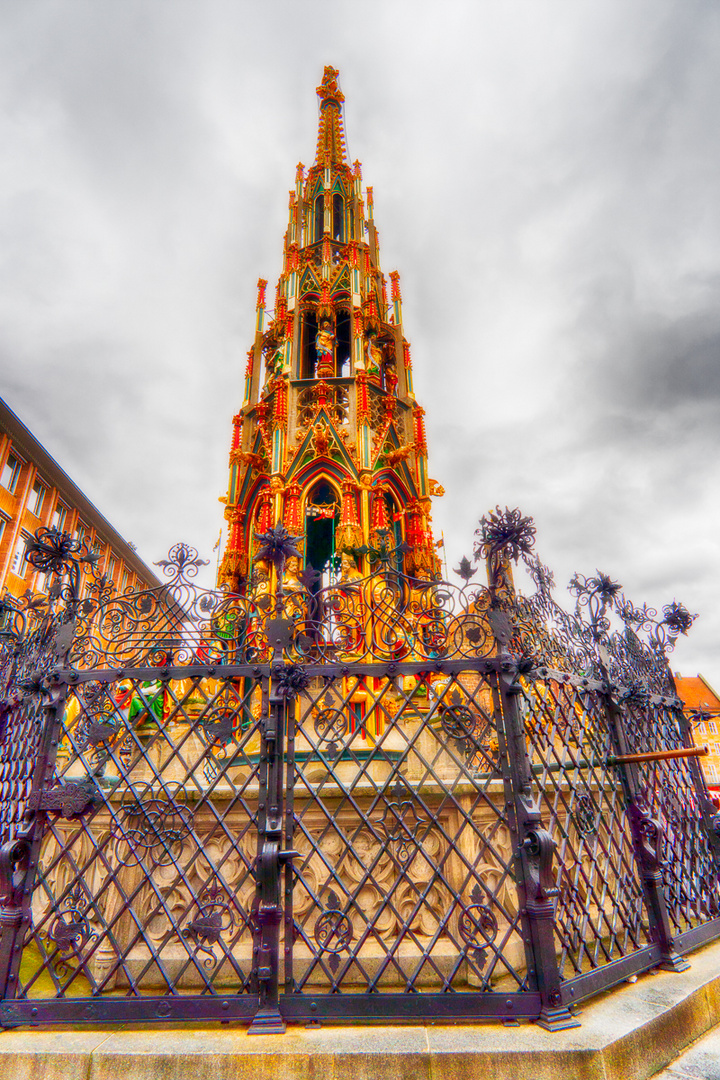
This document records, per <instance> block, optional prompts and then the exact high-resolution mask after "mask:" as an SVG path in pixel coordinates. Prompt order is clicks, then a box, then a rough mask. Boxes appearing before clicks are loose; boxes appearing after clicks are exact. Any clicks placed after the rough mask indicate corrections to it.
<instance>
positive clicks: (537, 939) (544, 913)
mask: <svg viewBox="0 0 720 1080" xmlns="http://www.w3.org/2000/svg"><path fill="white" fill-rule="evenodd" d="M493 621H495V622H496V624H497V620H493ZM494 629H495V627H494ZM503 636H504V635H503ZM496 637H498V631H497V630H496ZM498 646H499V647H498V678H497V690H498V693H499V696H500V703H501V708H502V723H503V727H504V732H505V743H506V748H507V759H508V767H509V772H510V777H511V782H512V788H513V796H514V798H513V805H512V807H511V811H512V814H513V815H514V818H515V821H514V822H513V821H512V817H511V823H510V828H511V831H513V832H514V834H515V835H514V839H515V842H516V867H517V888H518V897H519V901H520V908H521V918H522V926H523V939H524V942H525V955H526V961H527V970H528V976H529V981H530V983H531V985H532V983H535V986H536V987H537V990H538V991H539V993H540V997H541V1001H542V1010H541V1013H540V1017H539V1019H538V1021H537V1023H538V1024H539V1025H540V1027H543V1028H545V1029H546V1030H547V1031H561V1030H562V1029H563V1028H572V1027H579V1026H580V1024H579V1022H578V1021H577V1020H576V1019H575V1017H574V1016H573V1015H572V1013H571V1012H570V1010H569V1008H568V1007H567V1005H566V1004H565V1003H564V1002H563V995H562V988H561V980H560V970H559V968H558V962H557V953H556V947H555V897H556V896H557V895H558V891H559V890H558V889H557V887H556V886H555V878H554V874H553V856H554V854H555V848H556V844H555V841H554V840H553V838H552V836H551V835H550V833H549V832H548V830H547V829H546V828H545V827H544V825H543V821H542V816H541V813H540V803H539V800H538V799H537V798H536V797H535V795H534V793H533V773H532V769H531V766H530V759H529V757H528V753H527V743H526V739H525V726H524V723H523V718H522V716H521V714H520V710H519V708H518V695H519V694H521V693H522V687H521V686H520V684H519V682H518V674H519V666H518V661H517V659H516V658H515V657H513V656H511V655H510V653H508V652H507V651H506V648H505V642H504V641H503V639H502V637H500V638H499V640H498Z"/></svg>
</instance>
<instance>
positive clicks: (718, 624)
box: [0, 0, 720, 686]
mask: <svg viewBox="0 0 720 1080" xmlns="http://www.w3.org/2000/svg"><path fill="white" fill-rule="evenodd" d="M325 64H333V65H335V66H336V67H339V68H340V73H341V85H342V88H343V90H344V93H345V95H346V98H347V102H346V122H347V130H348V141H349V149H350V155H351V159H354V158H356V157H358V158H360V160H361V161H362V162H363V170H364V177H365V181H366V183H369V184H372V185H373V186H374V189H375V216H376V221H377V224H378V227H379V230H380V243H381V257H382V264H383V268H384V270H385V272H386V273H387V272H388V271H390V270H393V269H398V270H399V271H400V273H401V283H402V290H403V296H404V318H405V330H406V333H407V335H408V337H409V338H410V340H411V342H412V346H413V359H414V368H415V382H416V390H417V395H418V398H419V400H420V401H421V402H422V403H424V404H425V406H426V408H427V421H428V439H429V445H430V465H431V473H432V475H433V476H435V477H436V478H437V479H438V480H439V481H440V482H441V483H442V484H443V485H444V486H445V489H446V492H447V494H446V496H445V498H444V499H440V500H438V501H437V503H436V509H435V527H436V531H437V532H438V533H439V532H440V530H442V531H444V534H445V537H446V542H447V553H448V561H449V565H450V567H451V568H452V567H453V566H456V565H457V560H458V559H459V557H460V556H461V555H462V554H465V553H468V554H469V553H470V550H471V545H472V534H473V530H474V528H475V526H476V523H477V519H478V517H479V516H480V515H481V514H482V513H483V512H484V511H486V510H487V509H489V508H491V507H493V506H494V505H495V504H496V503H501V504H502V505H505V504H509V505H510V506H515V505H518V506H520V507H521V508H522V510H523V511H524V512H525V513H527V514H532V515H533V516H534V517H535V519H536V522H537V527H538V552H539V554H540V556H541V558H542V559H543V560H544V561H545V562H546V563H548V564H550V565H551V566H552V568H553V569H554V571H555V573H556V577H557V579H558V581H559V582H562V583H564V582H565V581H567V579H568V578H569V577H570V575H571V574H572V572H573V571H574V570H576V569H577V570H580V571H582V572H585V573H592V572H594V570H595V569H596V568H600V569H601V570H603V571H606V572H608V573H610V574H612V576H613V577H615V578H616V579H618V580H619V581H621V582H622V583H623V585H624V586H625V587H626V590H627V591H628V593H629V594H630V596H631V597H632V598H633V599H634V600H636V601H637V602H641V601H642V600H647V601H648V602H651V603H654V604H656V605H660V604H663V603H666V602H668V601H669V600H672V599H673V598H677V599H678V600H682V601H684V602H685V603H686V604H687V605H688V607H690V609H691V610H692V611H693V612H699V613H700V616H701V617H700V619H698V621H697V623H696V626H695V627H694V629H693V631H692V634H691V636H689V637H688V639H687V641H683V642H682V643H681V645H680V646H679V647H678V649H677V650H676V657H675V660H674V666H676V667H677V668H678V669H680V670H682V671H683V672H684V673H686V674H691V673H695V672H697V671H702V672H703V673H704V674H705V675H706V676H707V677H708V678H709V680H710V682H711V683H712V682H714V683H715V684H716V686H717V685H718V684H720V575H719V573H718V570H719V549H718V536H719V535H720V484H719V482H718V481H719V477H718V457H719V452H720V423H719V419H720V305H719V304H718V299H719V296H720V212H719V205H720V197H719V195H718V175H719V174H720V148H719V138H718V131H719V125H718V113H719V112H720V5H718V3H717V0H707V2H703V0H678V2H670V0H467V2H465V0H443V3H442V4H438V3H437V2H428V0H381V2H377V0H364V2H363V3H362V4H357V3H350V2H348V0H302V2H301V0H266V2H265V3H264V4H257V3H255V2H254V0H173V2H172V3H166V2H163V0H3V2H2V3H1V4H0V142H1V143H2V147H3V152H2V163H1V164H0V277H1V284H0V380H1V385H0V393H2V396H4V397H5V398H6V400H7V401H8V403H9V404H10V406H11V407H12V408H13V409H14V410H15V411H16V412H17V413H18V415H19V416H20V418H21V419H22V420H23V421H24V422H25V423H26V424H27V425H28V426H29V427H30V429H31V430H32V431H33V432H34V433H35V435H36V436H37V437H38V438H39V439H40V440H41V441H42V442H43V443H45V445H46V446H47V448H48V449H49V451H50V452H51V453H52V454H53V455H54V456H55V457H56V458H57V459H58V461H59V462H60V463H61V465H62V466H63V467H64V468H65V469H66V471H67V472H68V473H69V474H70V475H71V476H72V477H73V479H75V481H76V482H77V483H79V484H80V486H81V487H83V489H84V490H85V491H86V492H87V494H88V495H89V497H90V498H91V499H92V500H93V501H94V502H95V504H96V505H97V506H98V508H99V509H100V510H101V511H102V512H103V513H105V515H106V516H107V517H109V518H110V520H111V521H112V522H113V523H114V524H115V526H116V527H117V528H118V530H119V531H120V532H121V533H122V534H123V535H124V536H125V537H126V538H127V539H129V540H132V541H134V542H135V543H136V544H137V545H138V549H139V552H140V554H141V555H142V556H143V557H144V558H145V559H146V560H147V561H148V562H152V561H154V560H156V559H158V558H161V557H162V556H163V555H164V553H165V552H166V550H167V548H168V547H169V545H170V544H171V543H172V542H174V541H175V540H177V539H184V540H186V541H188V542H190V543H193V544H194V545H196V546H197V547H198V548H199V549H200V551H201V553H203V554H205V555H206V556H207V557H209V556H211V553H212V547H213V544H214V543H215V540H216V538H217V535H218V532H219V530H220V527H221V524H222V516H221V510H222V507H221V506H220V504H219V503H218V496H219V495H221V494H223V493H224V492H225V488H226V482H227V453H228V447H229V438H230V423H231V417H232V415H233V413H234V412H236V411H237V408H238V407H239V405H240V402H241V384H242V377H243V371H244V365H245V353H246V350H247V349H248V348H249V346H250V344H251V342H252V336H253V325H254V301H255V282H256V281H257V278H258V277H259V276H262V277H266V278H268V279H270V281H271V289H272V288H273V286H274V280H275V279H276V277H277V274H278V272H279V269H280V253H281V241H282V234H283V232H284V229H285V223H286V215H287V192H288V189H289V188H290V187H291V186H292V184H293V180H294V175H295V166H296V163H297V162H298V161H303V162H305V164H306V165H307V164H310V163H311V161H312V158H313V154H314V148H315V138H316V123H317V121H316V116H317V101H316V96H315V87H316V86H317V85H318V83H319V81H320V77H321V74H322V69H323V66H324V65H325ZM271 295H272V293H271Z"/></svg>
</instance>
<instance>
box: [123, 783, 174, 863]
mask: <svg viewBox="0 0 720 1080" xmlns="http://www.w3.org/2000/svg"><path fill="white" fill-rule="evenodd" d="M163 794H164V795H165V797H162V796H161V795H159V794H155V793H154V792H153V789H152V786H151V785H150V784H138V785H136V786H135V788H134V789H130V791H129V792H128V794H127V796H126V798H125V799H124V801H123V803H122V804H121V807H120V811H121V813H122V815H123V817H124V819H125V824H124V829H123V835H122V839H121V840H119V841H118V843H119V844H120V846H121V847H123V846H124V847H127V848H128V849H129V850H128V852H127V853H125V852H123V851H122V850H120V849H119V850H118V858H120V860H121V862H123V863H125V862H128V861H137V862H141V861H142V860H143V859H145V858H149V859H150V861H151V863H152V864H153V865H155V866H170V865H172V864H173V863H175V862H176V861H177V858H178V856H179V854H180V852H181V851H182V849H183V847H184V845H185V843H186V841H187V839H188V837H189V836H190V835H191V829H192V821H193V812H192V810H191V809H190V807H189V806H188V805H187V804H185V803H183V802H179V801H177V796H178V795H179V789H178V787H177V785H171V786H169V787H167V788H166V790H165V792H164V793H163Z"/></svg>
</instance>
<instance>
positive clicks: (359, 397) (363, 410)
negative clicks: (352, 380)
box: [355, 371, 369, 424]
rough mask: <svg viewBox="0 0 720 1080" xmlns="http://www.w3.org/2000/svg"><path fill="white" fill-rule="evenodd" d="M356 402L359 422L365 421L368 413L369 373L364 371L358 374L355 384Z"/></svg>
mask: <svg viewBox="0 0 720 1080" xmlns="http://www.w3.org/2000/svg"><path fill="white" fill-rule="evenodd" d="M355 402H356V408H357V416H358V423H361V424H362V423H364V422H365V420H366V418H367V414H368V411H369V409H368V389H367V375H366V374H365V372H364V371H361V372H360V373H359V374H358V377H357V382H356V384H355Z"/></svg>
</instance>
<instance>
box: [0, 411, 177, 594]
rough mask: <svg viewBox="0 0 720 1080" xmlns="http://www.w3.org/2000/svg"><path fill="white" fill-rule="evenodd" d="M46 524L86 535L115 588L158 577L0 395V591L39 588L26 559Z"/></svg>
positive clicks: (41, 579) (41, 581) (153, 582)
mask: <svg viewBox="0 0 720 1080" xmlns="http://www.w3.org/2000/svg"><path fill="white" fill-rule="evenodd" d="M42 526H45V527H46V528H51V527H54V528H57V529H59V530H60V531H63V532H67V533H70V535H71V536H73V537H74V538H76V539H78V540H85V541H86V542H87V543H88V544H89V546H90V548H91V549H92V550H93V551H95V552H96V553H97V554H99V555H100V559H99V562H98V564H97V572H99V573H101V574H103V575H105V576H106V577H107V578H108V579H109V581H111V582H112V583H113V585H114V588H115V591H116V592H126V591H128V590H130V589H138V588H143V587H144V586H151V587H155V586H158V585H159V584H160V582H159V580H158V578H157V577H156V576H155V574H153V573H152V571H151V570H150V569H149V568H148V567H147V566H146V565H145V563H144V562H143V561H142V559H140V558H139V556H138V555H137V552H136V551H135V550H134V549H133V548H132V547H131V546H130V544H129V543H128V542H127V541H126V540H124V539H123V538H122V536H120V534H119V533H118V532H117V530H116V529H114V528H113V526H112V525H111V524H110V522H109V521H107V519H106V518H105V517H103V515H102V514H101V513H100V511H99V510H98V509H97V508H96V507H95V506H93V504H92V503H91V502H90V500H89V499H88V498H87V496H86V495H84V494H83V492H82V491H81V490H80V488H79V487H78V486H77V484H75V483H73V481H72V480H71V479H70V477H69V476H68V475H67V473H66V472H64V471H63V470H62V469H61V468H60V466H59V465H58V463H57V462H56V461H55V459H54V458H52V457H51V456H50V454H48V452H47V450H45V448H44V447H43V446H42V444H41V443H39V442H38V440H37V439H36V438H35V436H34V435H33V434H32V433H31V432H30V431H28V429H27V428H26V427H25V425H24V424H23V423H22V421H21V420H19V419H18V417H17V416H16V415H15V413H14V412H13V411H12V410H11V409H10V408H9V407H8V405H7V404H6V403H5V402H4V401H3V400H2V399H0V595H4V594H10V595H11V596H16V597H17V596H22V595H24V594H25V593H26V592H28V591H30V592H33V593H42V592H44V591H45V589H46V584H47V582H46V579H45V575H44V574H42V573H39V572H38V571H36V570H34V568H33V567H32V566H30V565H29V563H28V562H27V561H26V559H25V551H26V544H27V541H28V539H29V538H30V537H31V536H32V535H33V533H34V532H35V531H36V530H37V529H39V528H41V527H42Z"/></svg>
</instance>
